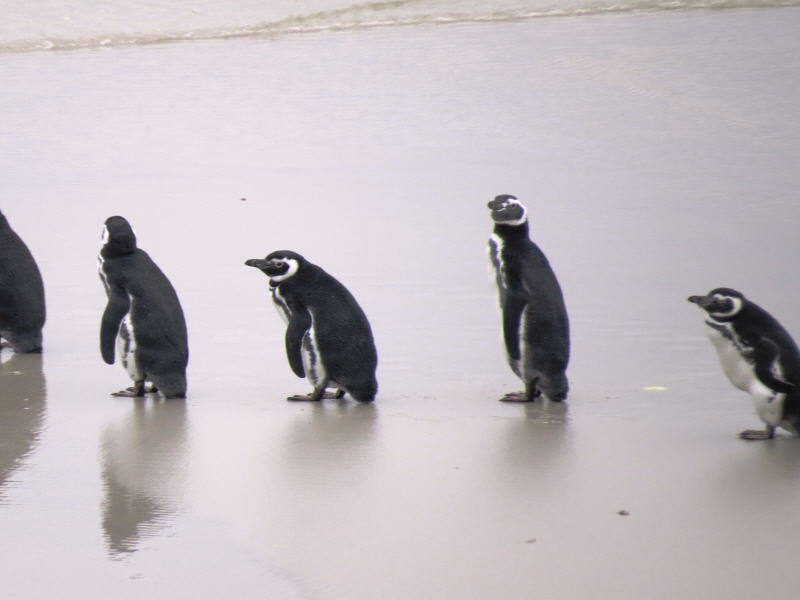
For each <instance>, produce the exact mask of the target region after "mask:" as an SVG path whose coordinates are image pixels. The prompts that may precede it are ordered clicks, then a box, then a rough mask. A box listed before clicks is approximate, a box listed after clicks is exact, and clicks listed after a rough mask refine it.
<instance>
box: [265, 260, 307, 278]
mask: <svg viewBox="0 0 800 600" xmlns="http://www.w3.org/2000/svg"><path fill="white" fill-rule="evenodd" d="M284 262H285V263H286V264H287V265H289V269H288V270H287V271H286V273H284V274H283V275H275V276H273V277H271V278H270V279H272V281H275V282H278V283H280V282H281V281H285V280H287V279H289V277H291V276H292V275H294V274H295V273H297V269H299V268H300V265H299V264H298V263H297V261H296V260H295V259H293V258H287V259H285V260H284Z"/></svg>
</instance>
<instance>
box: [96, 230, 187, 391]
mask: <svg viewBox="0 0 800 600" xmlns="http://www.w3.org/2000/svg"><path fill="white" fill-rule="evenodd" d="M97 260H98V271H99V272H100V279H101V280H102V281H103V285H104V286H105V288H106V293H107V294H108V304H107V305H106V309H105V312H104V313H103V321H102V324H101V328H100V351H101V353H102V355H103V360H104V361H105V362H107V363H108V364H110V365H111V364H114V354H115V347H116V352H117V354H118V355H119V358H120V360H121V361H122V365H123V366H124V367H125V370H126V371H127V372H128V375H130V377H131V379H133V387H132V388H129V389H127V390H124V391H121V392H116V393H114V394H113V395H114V396H131V397H140V396H143V395H144V391H145V390H144V388H145V382H146V381H150V382H151V383H152V384H153V388H152V390H151V391H154V392H155V391H160V392H161V393H162V394H163V395H164V396H165V397H167V398H184V397H186V364H187V363H188V361H189V349H188V346H187V334H186V322H185V321H184V318H183V310H182V309H181V304H180V302H179V301H178V296H177V294H176V293H175V289H174V288H173V287H172V284H171V283H170V282H169V280H168V279H167V277H166V276H165V275H164V273H162V272H161V269H159V268H158V266H156V264H155V263H154V262H153V261H152V259H151V258H150V256H149V255H148V254H147V252H145V251H144V250H141V249H139V248H137V247H136V235H135V234H134V233H133V229H131V226H130V224H129V223H128V221H126V220H125V219H124V218H123V217H110V218H108V219H107V220H106V222H105V227H104V229H103V246H102V248H101V249H100V255H99V256H98V257H97Z"/></svg>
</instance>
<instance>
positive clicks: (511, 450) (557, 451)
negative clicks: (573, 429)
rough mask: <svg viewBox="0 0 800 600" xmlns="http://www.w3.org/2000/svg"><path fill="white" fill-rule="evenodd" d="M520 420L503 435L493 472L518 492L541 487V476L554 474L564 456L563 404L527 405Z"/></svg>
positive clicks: (565, 417) (565, 415)
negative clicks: (519, 489)
mask: <svg viewBox="0 0 800 600" xmlns="http://www.w3.org/2000/svg"><path fill="white" fill-rule="evenodd" d="M523 406H524V411H525V416H524V418H519V419H515V420H514V421H513V422H512V423H511V425H510V426H509V427H508V428H507V429H506V430H504V431H503V440H502V443H503V448H504V452H502V453H499V454H498V455H497V459H498V460H499V461H500V464H499V465H496V467H497V472H498V473H502V474H504V475H505V476H506V477H507V482H508V483H509V485H511V486H512V487H514V488H521V490H522V491H531V490H530V488H531V486H535V487H540V486H541V485H542V475H543V474H546V473H551V472H554V471H555V470H557V469H558V468H559V466H560V465H561V463H563V461H564V460H566V457H567V456H568V452H567V449H568V441H569V427H568V420H569V416H568V412H569V405H568V404H567V403H566V402H545V403H542V402H528V403H525V404H524V405H523Z"/></svg>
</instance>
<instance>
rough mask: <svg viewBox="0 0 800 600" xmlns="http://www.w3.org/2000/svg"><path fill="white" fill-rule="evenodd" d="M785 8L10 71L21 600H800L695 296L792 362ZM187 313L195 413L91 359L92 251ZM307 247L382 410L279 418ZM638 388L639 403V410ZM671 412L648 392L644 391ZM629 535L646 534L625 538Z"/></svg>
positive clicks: (4, 492) (11, 396) (98, 294)
mask: <svg viewBox="0 0 800 600" xmlns="http://www.w3.org/2000/svg"><path fill="white" fill-rule="evenodd" d="M799 22H800V11H798V10H794V9H785V10H777V9H776V10H765V11H742V12H727V13H700V12H695V13H686V14H684V13H674V14H658V15H615V16H603V17H586V18H570V19H554V20H540V21H528V22H519V23H500V24H498V23H494V24H473V25H461V26H448V27H433V26H430V27H413V28H404V29H393V30H391V29H382V30H373V31H360V32H343V33H327V34H320V35H308V36H293V37H291V38H275V39H273V38H264V39H256V40H227V41H220V42H204V43H196V44H189V45H182V46H165V47H160V46H151V47H147V48H133V49H126V50H108V51H94V52H73V53H51V54H29V55H22V54H20V55H6V56H3V57H2V59H0V76H1V77H2V80H3V81H4V82H8V85H7V86H6V89H5V90H4V93H3V94H2V95H0V110H1V111H2V114H3V115H4V120H3V121H4V123H3V128H4V135H2V136H0V175H2V177H0V180H2V181H3V185H4V200H3V203H2V207H1V208H2V210H3V212H4V213H5V214H6V215H7V217H8V218H9V221H10V222H11V224H12V226H13V227H14V228H15V229H16V231H17V232H18V233H19V234H20V235H21V236H22V237H23V239H25V240H26V242H27V243H28V245H29V246H30V248H31V250H32V252H33V253H34V255H35V256H36V258H37V260H38V262H39V265H40V267H41V270H42V272H43V275H44V278H45V285H46V290H47V299H48V314H49V320H48V324H47V327H46V329H45V344H46V351H45V354H44V355H43V356H42V357H29V356H20V357H17V356H13V355H12V354H10V353H9V352H8V351H7V350H4V351H3V352H2V354H1V355H0V359H1V360H2V366H1V367H0V370H1V372H0V378H1V379H2V384H1V385H2V408H0V415H1V416H2V423H0V432H2V440H3V441H2V445H1V446H0V522H2V527H3V531H4V540H5V543H4V544H3V545H2V549H0V558H2V560H3V562H4V564H5V565H7V575H6V576H5V578H4V584H3V585H4V587H5V591H6V595H7V596H8V597H12V598H26V599H27V598H36V599H38V598H50V597H52V595H53V593H54V592H58V593H61V594H64V595H67V596H69V597H80V598H107V597H114V598H140V597H142V596H144V595H145V594H147V595H149V597H154V598H166V597H170V598H184V597H186V598H188V597H207V598H214V597H220V596H222V595H223V594H226V595H234V596H236V597H241V598H251V597H253V598H255V597H258V598H263V597H265V596H266V597H277V598H315V599H316V598H332V599H338V598H344V597H350V598H374V597H376V596H377V595H380V596H381V597H385V598H409V597H420V598H440V597H451V596H459V597H463V598H485V597H487V596H490V595H491V596H495V597H500V598H530V597H532V596H534V595H537V596H538V597H544V598H598V597H614V598H642V597H647V598H675V597H689V598H692V597H703V598H726V599H730V598H744V597H754V596H755V597H760V596H763V595H765V594H767V593H768V594H770V595H771V596H772V597H778V598H789V597H794V595H795V594H794V586H793V584H792V582H791V578H789V577H783V578H782V577H776V576H765V575H764V574H765V573H772V574H775V573H790V572H793V569H794V566H795V565H794V562H795V561H794V559H793V557H794V555H795V551H796V550H797V543H796V542H795V541H794V539H793V538H794V536H793V535H791V534H792V533H793V532H795V531H796V530H797V528H798V526H799V525H800V517H798V512H797V510H796V498H797V494H798V492H799V491H800V478H798V475H797V473H798V466H800V444H798V443H797V441H796V440H794V439H789V438H786V437H784V438H781V439H778V440H775V441H773V442H769V443H764V444H755V443H751V444H748V443H745V442H742V441H740V440H738V439H737V438H736V436H735V434H736V433H737V432H738V431H739V430H741V429H744V428H746V427H752V426H756V425H757V419H756V417H755V415H754V414H753V410H752V407H751V405H750V403H749V401H748V399H747V398H746V397H745V396H744V395H742V394H741V393H740V392H738V391H736V390H734V389H733V388H732V387H731V386H730V385H729V384H728V383H727V382H726V381H725V380H724V378H723V375H722V373H721V371H720V369H719V367H718V365H717V364H716V359H715V357H714V355H713V353H712V349H711V347H710V344H709V343H708V341H707V340H706V339H705V336H704V333H703V329H702V326H701V316H700V314H699V312H698V311H697V309H696V308H695V307H693V306H691V305H689V304H688V303H686V301H685V298H686V297H687V296H688V295H690V294H695V293H701V292H705V291H707V290H708V289H710V288H712V287H715V286H718V285H728V286H732V287H736V288H739V289H741V290H742V291H743V292H744V293H746V294H747V295H749V296H750V297H752V298H753V299H754V300H755V301H757V302H759V303H760V304H762V305H763V306H765V307H766V308H767V309H768V310H770V311H771V312H772V313H773V314H774V315H775V316H776V317H777V318H778V319H779V320H781V322H782V323H783V324H784V325H785V326H786V327H787V328H788V329H789V330H790V331H792V332H795V333H796V334H797V332H800V317H798V316H797V313H796V310H795V307H796V304H797V303H796V298H798V297H800V289H798V288H799V286H798V284H797V283H796V279H795V278H793V277H792V275H793V259H794V257H796V256H798V250H800V242H799V241H798V236H797V235H796V229H797V224H798V217H799V216H800V208H799V207H798V203H797V198H796V189H797V184H798V175H797V173H798V172H800V170H798V168H797V167H798V165H797V156H798V149H800V125H799V124H798V122H797V119H796V107H797V105H798V101H800V84H798V81H797V78H796V77H794V76H793V74H794V73H796V71H797V67H798V66H799V65H798V62H800V60H799V59H798V56H800V54H799V53H798V45H800V44H799V43H798V41H797V36H796V35H795V32H796V31H797V26H798V23H799ZM498 193H514V194H516V195H517V196H519V197H520V199H522V200H523V201H525V202H526V203H527V205H528V208H529V213H530V215H531V219H532V230H533V233H534V237H535V238H536V240H537V241H538V242H539V243H540V245H541V246H542V247H543V249H544V250H545V252H546V253H547V254H548V256H549V257H550V260H551V262H552V264H553V265H554V268H555V269H556V272H557V273H558V276H559V278H560V280H561V283H562V287H563V288H564V292H565V297H566V300H567V305H568V308H569V310H570V314H571V318H572V326H573V348H574V351H573V360H572V363H571V368H570V372H569V373H570V379H571V383H572V392H571V395H570V399H569V402H568V403H567V404H566V405H565V406H558V405H550V406H542V405H539V404H536V405H531V406H509V405H505V404H501V403H498V402H497V401H496V399H497V398H499V397H500V396H502V395H503V394H504V393H506V392H509V391H513V390H515V389H517V388H518V387H519V386H518V382H516V381H515V380H514V377H513V375H512V374H511V372H510V370H509V369H508V367H507V366H506V365H505V363H504V359H503V355H502V344H501V342H500V337H499V327H498V315H497V311H496V309H495V298H494V292H493V290H492V288H491V285H490V283H489V278H488V274H487V262H488V261H487V257H486V250H485V243H486V239H487V238H488V235H489V233H490V228H491V226H490V223H489V217H488V214H487V210H486V208H485V203H486V201H488V200H489V199H490V198H491V197H493V196H494V195H495V194H498ZM111 214H123V215H125V216H126V217H128V218H129V220H130V221H131V222H132V223H133V225H134V227H135V229H136V231H137V234H138V237H139V242H140V245H141V246H142V247H143V248H144V249H146V250H147V251H148V252H149V253H150V254H151V255H152V256H153V258H154V259H155V260H156V262H157V263H158V264H159V265H160V266H161V267H162V269H163V270H164V271H165V272H166V273H167V275H168V276H169V277H170V279H171V280H172V282H173V284H174V285H175V287H176V289H177V291H178V293H179V295H180V297H181V300H182V303H183V305H184V309H185V311H186V315H187V321H188V325H189V335H190V347H191V360H190V367H189V385H190V393H189V398H188V399H187V400H186V401H185V402H157V401H153V400H147V401H143V402H132V401H130V400H126V399H120V398H111V397H109V395H108V394H109V392H112V391H115V390H117V389H119V388H121V387H124V386H125V385H128V382H127V381H126V376H125V373H124V371H123V370H122V369H121V368H120V367H119V366H118V365H115V366H113V367H108V366H106V365H105V364H104V363H103V362H102V360H101V359H100V356H99V349H98V340H97V338H98V328H99V317H100V314H101V312H102V309H103V303H104V293H103V290H102V286H101V284H100V282H99V280H98V278H97V274H96V271H95V255H96V252H97V249H98V246H99V235H100V229H101V225H102V222H103V220H104V219H105V218H106V217H108V216H109V215H111ZM278 248H289V249H293V250H297V251H299V252H301V253H303V254H304V255H305V256H307V257H308V258H309V259H310V260H312V261H314V262H316V263H317V264H320V265H321V266H323V267H324V268H325V269H327V270H328V271H329V272H331V273H332V274H334V275H335V276H336V277H338V278H339V279H340V280H342V281H343V282H344V283H345V284H346V285H347V286H348V287H349V289H350V290H351V291H352V292H353V293H354V294H355V295H356V297H357V298H358V299H359V301H360V302H361V304H362V306H363V307H364V309H365V311H366V312H367V315H368V316H369V317H370V320H371V322H372V325H373V328H374V331H375V336H376V340H377V344H378V349H379V353H380V367H379V373H378V375H379V381H380V384H381V390H380V392H379V396H378V400H377V402H376V403H375V405H373V406H360V405H355V404H354V403H353V402H350V401H344V402H334V401H329V402H325V403H323V404H322V405H316V406H310V405H301V404H294V403H286V402H285V401H284V400H283V399H284V397H285V396H287V395H290V394H292V393H297V392H303V391H306V390H307V385H306V383H305V382H304V381H302V380H299V379H297V378H295V377H294V375H293V374H292V373H291V371H290V370H289V368H288V364H287V362H286V358H285V356H284V354H283V351H282V335H283V324H282V322H281V321H280V319H279V318H278V317H277V315H276V314H275V311H274V309H273V307H272V306H271V302H270V301H269V299H268V295H267V288H266V278H264V277H263V275H261V274H260V273H258V272H256V271H255V270H253V269H248V268H247V267H245V266H244V265H243V263H244V260H245V259H247V258H251V257H255V256H263V255H265V254H266V253H267V252H269V251H271V250H274V249H278ZM646 387H656V388H657V389H655V390H646V389H645V388H646ZM661 388H664V389H661ZM620 510H626V511H628V512H629V514H628V515H627V516H626V515H619V514H618V511H620Z"/></svg>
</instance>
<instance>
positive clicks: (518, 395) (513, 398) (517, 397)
mask: <svg viewBox="0 0 800 600" xmlns="http://www.w3.org/2000/svg"><path fill="white" fill-rule="evenodd" d="M533 400H534V399H533V398H530V397H529V396H528V394H526V393H525V392H511V393H510V394H506V395H505V396H503V397H502V398H500V402H533Z"/></svg>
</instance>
